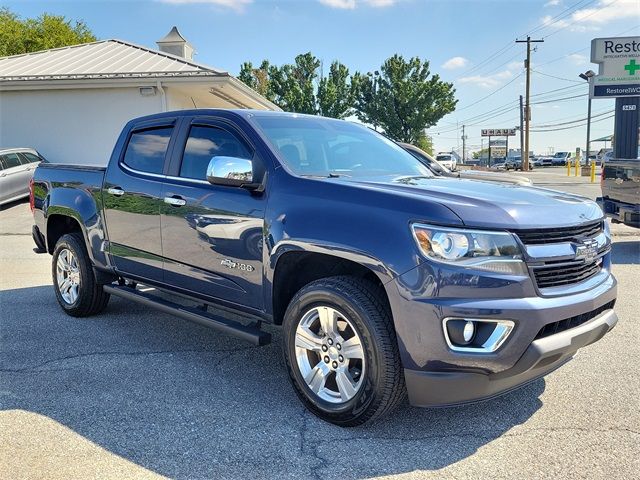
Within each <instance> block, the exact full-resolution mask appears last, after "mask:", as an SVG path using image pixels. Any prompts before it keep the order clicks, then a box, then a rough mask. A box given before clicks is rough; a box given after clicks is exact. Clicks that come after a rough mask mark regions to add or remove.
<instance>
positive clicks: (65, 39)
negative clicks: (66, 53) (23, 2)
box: [0, 7, 96, 57]
mask: <svg viewBox="0 0 640 480" xmlns="http://www.w3.org/2000/svg"><path fill="white" fill-rule="evenodd" d="M94 41H96V37H95V36H94V35H93V33H91V30H90V29H89V27H88V26H87V25H86V24H85V23H84V22H83V21H81V20H80V21H74V22H73V24H72V21H71V20H67V19H66V18H65V17H64V16H62V15H50V14H48V13H43V14H42V15H40V16H39V17H38V18H27V19H24V20H23V19H21V18H20V17H19V16H18V15H16V14H15V13H13V12H12V11H11V10H9V9H8V8H7V7H2V8H0V56H2V57H4V56H8V55H18V54H21V53H28V52H36V51H38V50H47V49H49V48H58V47H66V46H69V45H77V44H79V43H87V42H94Z"/></svg>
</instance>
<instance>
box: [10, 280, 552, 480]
mask: <svg viewBox="0 0 640 480" xmlns="http://www.w3.org/2000/svg"><path fill="white" fill-rule="evenodd" d="M0 309H1V310H2V315H1V320H0V328H1V329H2V332H3V338H4V339H3V345H2V352H0V384H1V385H2V390H1V391H0V406H1V407H2V409H3V410H24V411H28V412H34V413H38V414H40V415H44V416H46V417H49V418H51V419H53V420H55V421H57V422H59V423H60V424H62V425H64V426H66V427H68V428H70V429H72V430H73V431H74V432H75V433H77V434H79V435H81V436H82V437H84V438H85V439H88V440H90V441H91V442H93V443H94V444H96V445H98V446H100V447H102V448H104V449H106V450H108V451H109V452H111V453H112V454H115V455H117V456H119V457H122V458H124V459H127V460H129V461H131V462H134V463H135V464H137V465H139V466H141V467H144V468H146V469H149V470H152V471H154V472H156V473H159V474H162V475H166V476H168V477H172V478H271V477H278V478H284V477H293V478H308V477H316V478H318V477H320V478H342V479H360V478H369V477H372V476H379V475H391V474H398V473H405V472H412V471H415V470H435V469H441V468H443V467H445V466H447V465H451V464H453V463H456V462H459V461H460V460H462V459H464V458H467V457H469V456H471V455H473V454H474V453H475V452H476V451H477V450H478V449H479V448H481V447H482V446H483V445H486V444H488V443H490V442H492V441H494V440H496V439H498V438H500V437H502V436H504V435H509V433H508V432H509V430H511V429H512V428H513V427H515V426H517V425H520V424H522V423H524V422H526V421H527V420H528V419H529V418H530V417H531V416H532V415H533V414H534V413H535V412H536V411H537V410H538V409H539V408H540V407H541V406H542V402H541V401H540V399H539V396H540V395H541V394H542V392H543V391H544V388H545V383H544V381H543V380H538V381H535V382H533V383H531V384H530V385H528V386H526V387H524V388H522V389H520V390H518V391H515V392H512V393H510V394H507V395H505V396H502V397H500V398H497V399H494V400H491V401H487V402H484V403H480V404H476V405H471V406H466V407H458V408H444V409H432V410H422V409H416V408H411V407H409V406H408V405H404V406H402V407H401V408H400V409H399V410H398V411H397V412H395V413H394V414H392V415H391V416H389V417H387V418H385V419H383V420H381V421H380V422H378V423H376V424H374V425H371V426H366V427H360V428H354V429H342V428H339V427H336V426H333V425H330V424H327V423H324V422H322V421H320V420H318V419H317V418H316V417H314V416H313V415H311V414H309V413H307V411H306V410H305V409H304V408H303V407H302V405H301V404H300V403H299V401H298V399H297V398H296V396H295V393H294V391H293V389H292V388H291V387H290V386H289V383H288V379H287V377H286V372H285V370H284V365H283V362H282V359H281V351H280V340H281V335H280V334H279V333H278V330H277V329H274V331H273V333H274V334H275V335H274V343H273V344H271V345H268V346H266V347H261V348H258V347H253V346H250V345H247V344H245V343H242V342H240V341H239V340H236V339H233V338H229V337H225V336H224V335H221V334H218V333H216V332H214V331H211V330H208V329H206V328H204V327H201V326H199V325H194V324H191V323H187V322H185V321H182V320H180V319H176V318H174V317H171V316H168V315H164V314H159V313H157V312H155V311H153V310H149V309H147V308H144V307H141V306H139V305H136V304H132V303H128V302H126V301H124V300H120V299H117V298H112V300H111V303H110V305H109V307H108V308H107V310H106V311H105V312H104V313H103V314H100V315H97V316H95V317H91V318H85V319H75V318H71V317H67V316H66V315H64V314H63V313H62V312H61V311H60V309H59V308H58V305H57V304H56V302H55V298H54V294H53V291H52V288H51V287H50V286H41V287H33V288H23V289H14V290H5V291H2V292H0ZM7 414H11V412H7ZM23 443H26V442H23ZM36 443H37V442H36ZM41 448H42V449H44V450H45V451H49V452H51V454H52V455H58V456H68V458H67V461H68V462H73V461H74V460H73V456H72V455H73V454H72V452H65V451H56V449H60V448H61V447H58V446H57V445H56V444H52V445H41ZM338 457H339V458H342V460H341V461H339V462H336V461H335V460H336V458H338ZM20 461H21V460H20V458H17V459H16V462H20ZM41 473H42V474H43V475H45V476H46V475H47V473H46V472H41ZM88 476H91V475H87V477H88Z"/></svg>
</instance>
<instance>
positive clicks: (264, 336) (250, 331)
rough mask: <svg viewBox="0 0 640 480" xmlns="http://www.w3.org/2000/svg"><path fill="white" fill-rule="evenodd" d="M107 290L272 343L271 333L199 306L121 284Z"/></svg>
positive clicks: (251, 339) (256, 341) (246, 337)
mask: <svg viewBox="0 0 640 480" xmlns="http://www.w3.org/2000/svg"><path fill="white" fill-rule="evenodd" d="M103 289H104V291H105V292H107V293H110V294H111V295H115V296H117V297H122V298H126V299H127V300H132V301H134V302H138V303H141V304H143V305H147V306H149V307H153V308H156V309H158V310H160V311H162V312H165V313H169V314H171V315H175V316H177V317H180V318H184V319H185V320H189V321H191V322H195V323H199V324H201V325H204V326H206V327H210V328H215V329H216V330H219V331H221V332H223V333H226V334H228V335H233V336H234V337H238V338H240V339H242V340H246V341H247V342H250V343H253V344H254V345H267V344H269V343H271V334H270V333H268V332H264V331H262V330H260V328H258V327H256V326H253V325H244V324H242V323H240V322H235V321H233V320H229V319H227V318H224V317H222V316H218V315H214V314H212V313H209V312H205V311H204V310H201V309H199V308H195V307H187V306H184V305H180V304H178V303H174V302H171V301H169V300H165V299H163V298H159V297H157V296H155V295H152V294H149V293H146V292H141V291H139V290H135V289H133V288H130V287H125V286H120V285H104V286H103Z"/></svg>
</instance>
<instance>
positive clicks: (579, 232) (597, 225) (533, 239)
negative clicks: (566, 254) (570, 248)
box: [514, 220, 602, 245]
mask: <svg viewBox="0 0 640 480" xmlns="http://www.w3.org/2000/svg"><path fill="white" fill-rule="evenodd" d="M600 232H602V221H601V220H598V221H597V222H592V223H588V224H585V225H580V226H577V227H561V228H541V229H536V230H516V231H515V232H514V233H515V234H516V235H518V237H519V238H520V241H521V242H522V243H524V244H525V245H542V244H546V243H562V242H579V241H580V240H581V239H583V238H593V237H595V236H597V235H598V234H600Z"/></svg>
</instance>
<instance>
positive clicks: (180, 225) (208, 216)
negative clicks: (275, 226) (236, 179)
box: [162, 117, 266, 309]
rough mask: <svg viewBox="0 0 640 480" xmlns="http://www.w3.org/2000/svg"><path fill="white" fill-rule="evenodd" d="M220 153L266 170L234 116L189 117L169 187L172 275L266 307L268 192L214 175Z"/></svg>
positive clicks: (168, 270)
mask: <svg viewBox="0 0 640 480" xmlns="http://www.w3.org/2000/svg"><path fill="white" fill-rule="evenodd" d="M216 155H224V156H232V157H239V158H245V159H251V160H252V161H253V163H254V178H257V179H258V180H257V181H260V180H261V176H262V175H264V167H263V163H262V161H261V160H260V158H258V156H257V155H256V153H255V149H254V148H253V146H252V145H251V144H250V143H249V141H248V140H247V138H246V137H245V136H244V135H243V134H242V132H241V131H240V130H239V129H237V128H236V127H235V126H234V125H233V124H231V123H229V122H228V121H226V120H222V119H216V118H213V117H212V118H208V117H207V118H204V117H196V118H192V119H186V118H185V119H184V123H183V126H182V132H181V135H180V139H179V140H178V141H177V142H176V147H175V149H174V153H173V161H172V167H171V172H170V175H168V176H167V178H166V180H165V184H164V192H163V197H164V199H165V200H166V201H167V202H168V203H165V205H164V206H163V209H162V251H163V256H164V261H165V263H164V265H165V282H166V283H168V284H170V285H175V286H179V287H180V288H182V289H183V290H187V291H188V292H189V293H191V294H196V295H199V296H203V297H209V298H215V299H217V300H219V301H222V302H227V303H233V304H240V305H243V306H247V307H252V308H257V309H261V308H262V260H263V258H262V257H263V253H262V245H263V223H264V211H265V204H266V197H265V196H264V195H256V194H252V193H251V192H249V191H247V190H245V189H243V188H240V187H231V186H219V185H211V184H210V183H209V182H207V180H206V171H207V166H208V164H209V161H210V160H211V158H212V157H213V156H216ZM258 177H260V178H258ZM175 200H179V201H180V202H179V203H182V205H176V202H175Z"/></svg>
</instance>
